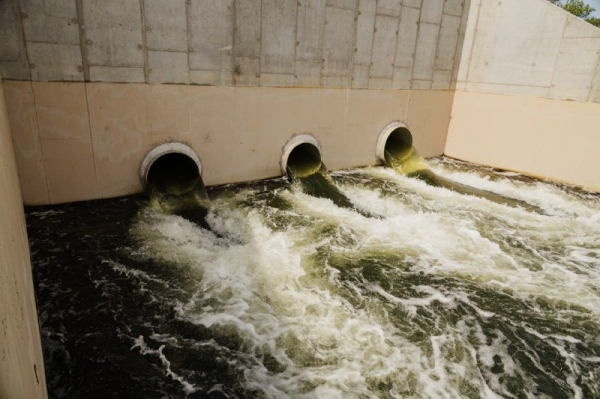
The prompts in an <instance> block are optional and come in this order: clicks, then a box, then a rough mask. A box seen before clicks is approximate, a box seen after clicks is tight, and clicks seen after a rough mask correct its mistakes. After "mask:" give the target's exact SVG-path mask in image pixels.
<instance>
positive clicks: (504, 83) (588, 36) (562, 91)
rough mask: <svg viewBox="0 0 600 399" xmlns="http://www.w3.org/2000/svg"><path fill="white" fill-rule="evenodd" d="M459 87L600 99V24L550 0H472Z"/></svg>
mask: <svg viewBox="0 0 600 399" xmlns="http://www.w3.org/2000/svg"><path fill="white" fill-rule="evenodd" d="M457 89H458V90H462V91H475V92H482V93H494V94H509V95H518V96H535V97H544V98H552V99H558V100H574V101H581V102H586V101H593V102H600V29H598V28H596V27H595V26H593V25H591V24H589V23H587V22H585V21H583V20H581V19H579V18H576V17H574V16H573V15H571V14H569V13H568V12H566V11H565V10H563V9H561V8H559V7H556V6H554V5H552V4H551V3H549V2H548V1H547V0H503V1H486V0H472V2H471V7H470V10H469V16H468V23H467V27H466V32H465V41H464V44H463V51H462V56H461V61H460V69H459V74H458V84H457Z"/></svg>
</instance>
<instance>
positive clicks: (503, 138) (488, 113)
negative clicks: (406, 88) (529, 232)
mask: <svg viewBox="0 0 600 399" xmlns="http://www.w3.org/2000/svg"><path fill="white" fill-rule="evenodd" d="M445 153H446V155H449V156H451V157H454V158H459V159H463V160H468V161H471V162H475V163H478V164H483V165H488V166H494V167H498V168H502V169H508V170H513V171H517V172H524V173H527V174H530V175H534V176H537V177H542V178H547V179H551V180H558V181H562V182H566V183H575V184H578V185H581V186H584V187H587V188H588V189H591V190H594V191H597V192H600V160H599V159H600V158H599V155H598V154H600V104H597V103H580V102H574V101H558V100H551V99H545V98H539V97H537V98H536V97H527V96H507V95H501V94H484V93H472V92H460V91H459V92H457V93H456V94H455V96H454V105H453V108H452V122H451V123H450V131H449V133H448V141H447V145H446V149H445Z"/></svg>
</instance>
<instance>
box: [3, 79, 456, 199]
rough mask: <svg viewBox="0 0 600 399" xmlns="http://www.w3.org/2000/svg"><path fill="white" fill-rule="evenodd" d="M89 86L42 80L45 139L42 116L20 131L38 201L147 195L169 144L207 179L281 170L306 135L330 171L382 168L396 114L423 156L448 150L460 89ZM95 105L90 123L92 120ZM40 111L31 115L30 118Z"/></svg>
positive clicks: (248, 176) (242, 178)
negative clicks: (291, 147) (157, 152)
mask: <svg viewBox="0 0 600 399" xmlns="http://www.w3.org/2000/svg"><path fill="white" fill-rule="evenodd" d="M27 87H28V86H23V87H20V88H21V90H17V91H16V94H15V96H16V98H17V99H18V100H19V101H20V102H21V103H22V102H24V99H27V96H26V94H27V90H26V88H27ZM83 89H84V90H83V91H82V86H80V85H77V84H67V83H58V82H57V83H35V84H34V90H35V92H36V93H39V98H36V102H35V103H36V105H37V108H38V109H39V110H40V111H41V115H43V116H40V124H41V123H42V122H41V121H42V120H43V121H44V126H42V127H40V128H41V129H42V131H43V132H44V133H43V134H42V133H40V135H41V136H42V137H41V142H42V145H39V140H40V138H39V137H38V136H39V135H38V132H37V121H35V119H34V122H35V123H34V124H33V126H34V127H35V130H33V131H32V129H31V128H30V129H29V130H27V129H24V128H21V129H20V130H16V132H18V135H23V137H18V139H19V140H20V141H25V142H27V140H29V141H31V142H33V143H34V144H35V143H37V146H38V147H39V149H37V150H36V151H34V154H38V153H39V156H40V157H41V160H40V165H41V168H40V170H41V171H42V172H44V175H43V179H41V180H40V182H39V183H38V184H37V185H36V184H31V185H30V186H31V188H32V189H34V190H38V191H41V190H42V189H43V190H45V191H43V192H45V193H46V198H44V199H42V200H36V201H37V203H44V204H46V203H60V202H71V201H79V200H87V199H96V198H108V197H115V196H121V195H129V194H134V193H139V192H141V191H142V187H141V184H140V182H139V177H138V169H139V165H140V163H141V161H142V159H143V158H144V156H145V155H146V154H147V152H148V151H149V150H150V149H151V148H152V147H153V146H154V145H157V144H159V143H164V142H167V141H180V142H185V143H189V144H190V145H191V146H192V147H193V148H194V150H195V151H196V152H197V153H198V155H199V156H200V158H201V160H202V164H203V178H204V181H205V183H206V184H207V185H214V184H224V183H232V182H241V181H249V180H257V179H264V178H269V177H274V176H279V175H280V167H279V158H280V155H281V151H282V148H283V146H284V145H285V144H286V143H287V141H288V140H290V139H291V138H292V137H293V136H294V135H297V134H302V133H309V134H312V135H314V136H315V137H316V138H317V140H319V142H320V143H321V145H322V150H323V160H324V162H325V164H326V165H327V167H329V168H330V169H331V170H336V169H343V168H350V167H357V166H365V165H372V164H375V163H376V159H375V156H374V151H375V150H374V148H375V143H376V141H377V136H378V134H379V133H380V131H381V129H383V127H384V126H385V125H387V124H388V123H390V122H391V121H395V120H400V121H404V122H407V123H408V124H409V126H410V127H411V130H412V132H413V135H414V137H415V145H416V146H417V148H418V149H419V150H420V151H421V152H422V153H423V155H425V156H435V155H440V154H441V153H442V152H443V145H444V141H445V135H446V128H447V125H448V120H449V115H450V107H451V104H452V95H453V93H452V92H442V91H440V92H418V91H408V90H351V89H322V88H320V89H317V88H270V87H259V88H257V87H241V88H240V87H214V86H184V85H138V84H106V83H88V84H86V86H85V87H83ZM85 94H87V105H86V98H85ZM11 100H12V99H11ZM19 101H16V102H15V103H19ZM32 101H33V100H31V101H30V102H32ZM84 105H85V106H84ZM30 108H31V107H30ZM88 110H89V121H88V125H89V128H88V127H86V124H85V123H84V120H85V119H86V118H87V116H86V115H88ZM34 111H35V109H33V111H30V112H29V114H28V115H29V116H31V117H32V118H34V117H35V112H34ZM15 114H17V115H21V113H19V112H16V111H15ZM90 132H91V141H90ZM86 135H87V137H86ZM36 140H37V141H36ZM30 146H31V145H30ZM36 148H37V147H35V146H34V149H36ZM42 155H43V157H42ZM92 155H93V156H92ZM24 159H25V158H24ZM44 160H45V164H44V162H42V161H44ZM24 162H25V165H24V170H30V169H32V168H34V167H35V165H36V162H35V158H32V159H31V160H27V159H26V160H25V161H24ZM46 173H47V175H48V178H47V179H46ZM46 180H47V182H46ZM48 187H49V190H50V195H49V196H48V191H47V190H48ZM25 194H26V200H27V201H28V202H30V203H34V201H33V200H31V198H29V197H27V193H25Z"/></svg>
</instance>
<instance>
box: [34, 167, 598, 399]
mask: <svg viewBox="0 0 600 399" xmlns="http://www.w3.org/2000/svg"><path fill="white" fill-rule="evenodd" d="M431 169H432V172H434V173H435V175H436V176H439V177H442V178H445V179H451V180H453V181H456V182H459V183H461V184H467V185H469V186H472V187H474V188H476V189H482V190H485V191H488V192H490V193H494V194H497V195H499V196H502V197H505V198H513V199H515V200H519V201H522V202H523V203H526V204H527V205H528V206H530V207H522V206H519V207H511V206H507V205H506V204H503V203H497V202H494V201H490V200H489V199H488V198H486V197H480V196H473V195H464V194H462V193H460V192H457V191H455V190H450V189H447V188H445V187H443V186H442V187H440V186H437V185H430V184H427V183H426V182H424V181H423V180H419V179H412V178H408V177H406V176H403V175H400V174H398V173H397V172H396V171H394V170H391V169H387V168H382V167H377V168H366V169H360V170H353V171H347V172H338V173H333V174H332V176H331V179H332V181H333V182H334V183H335V185H334V187H336V189H337V190H339V192H340V194H341V195H343V197H344V198H347V200H348V201H349V203H350V204H351V206H350V207H347V206H343V205H342V206H339V205H338V204H336V202H335V199H332V198H328V196H314V195H309V193H308V192H307V191H306V190H304V189H293V188H292V189H290V187H289V186H288V184H287V183H286V181H285V180H283V179H278V180H273V181H268V182H263V183H256V184H252V185H245V186H228V187H221V188H216V189H211V190H210V194H211V198H212V199H213V201H212V206H211V208H210V210H209V211H208V214H207V217H206V223H207V227H208V228H203V227H201V226H199V225H198V224H196V223H193V222H190V221H189V220H186V219H185V218H182V217H180V216H177V215H173V214H165V213H160V212H156V211H155V210H154V209H153V208H152V207H150V206H147V205H144V203H143V202H142V203H140V205H139V206H138V205H135V206H131V205H129V208H128V209H130V210H129V212H130V214H132V215H133V216H132V221H131V224H130V228H129V229H128V230H127V233H126V234H125V235H119V234H117V235H114V236H112V237H113V238H111V239H106V243H102V239H100V235H101V233H98V232H96V233H95V234H97V236H96V237H95V238H94V239H93V240H91V241H93V242H95V243H96V244H94V245H95V247H96V252H95V256H96V259H97V260H94V259H90V260H89V261H88V263H89V265H87V266H86V264H87V263H85V262H84V265H81V261H79V265H78V267H77V268H74V267H70V268H69V273H68V275H69V276H71V275H76V276H79V277H78V278H79V279H80V280H81V281H80V284H79V285H80V286H81V284H84V285H85V283H86V282H88V281H89V283H87V284H88V285H89V286H90V287H93V288H90V289H89V290H81V291H76V290H77V287H76V286H70V287H68V288H67V287H65V286H63V285H61V283H60V280H59V279H57V277H56V276H57V275H58V276H60V275H61V274H60V272H59V273H56V271H55V270H52V268H58V269H60V268H61V266H62V265H63V263H61V259H65V258H64V257H67V256H70V255H71V254H72V252H71V251H68V252H69V254H68V255H67V254H66V253H65V254H64V255H60V252H56V249H57V246H58V245H59V243H58V242H56V243H54V242H51V237H53V236H54V234H56V233H57V229H58V232H59V234H60V230H61V228H63V229H65V234H67V235H68V234H70V230H69V229H67V228H66V227H65V226H63V224H62V223H61V224H56V223H54V224H52V227H51V228H50V227H48V228H47V230H44V229H43V228H42V227H37V226H34V227H33V228H32V230H33V231H31V236H32V238H33V246H32V248H33V252H34V263H35V270H36V275H37V279H38V298H39V300H40V302H41V303H42V304H43V305H42V306H41V308H40V311H41V314H42V315H45V316H42V328H43V332H44V337H45V338H44V342H45V344H44V346H45V348H46V350H47V351H50V353H52V354H53V356H54V357H53V358H54V359H60V358H61V357H59V356H58V354H61V353H64V352H65V351H66V352H67V353H68V354H69V355H70V356H72V359H74V360H73V362H75V361H76V360H77V356H75V355H71V353H77V350H78V349H77V348H87V350H88V351H90V352H92V353H93V358H94V359H98V361H97V362H91V364H87V363H85V362H83V361H82V360H79V364H84V368H85V367H87V370H86V372H87V373H88V374H90V373H91V374H93V375H97V376H98V375H99V376H102V375H104V374H102V373H108V372H109V371H106V364H107V362H108V363H110V362H111V359H121V361H119V362H118V365H116V366H112V367H113V370H114V369H115V368H116V370H117V371H118V372H119V373H118V375H120V376H121V377H120V380H119V379H118V378H113V380H115V381H118V382H115V383H114V384H113V385H112V386H111V389H113V390H115V392H117V391H118V389H119V387H120V386H121V387H122V386H124V385H128V386H129V387H132V386H133V387H135V389H136V390H137V392H144V397H163V396H166V395H170V396H173V397H177V396H186V395H187V396H188V397H196V396H197V397H205V396H209V395H215V396H219V395H220V396H221V397H298V398H313V397H324V398H325V397H326V398H336V397H339V398H348V397H350V398H351V397H355V398H363V397H373V398H376V397H381V398H385V397H415V398H421V397H430V398H440V397H449V398H450V397H452V398H454V397H469V398H480V397H486V398H487V397H489V398H493V397H534V396H535V397H580V398H584V397H586V398H587V397H598V396H600V382H599V381H600V199H599V197H598V196H597V195H593V194H589V193H586V192H584V191H581V190H576V189H572V188H569V187H566V186H558V185H552V184H549V183H543V182H539V181H537V180H533V179H529V178H525V177H523V176H519V175H514V174H506V173H503V172H495V171H493V170H490V169H486V168H474V167H473V166H472V165H467V164H464V163H460V162H455V161H450V160H446V159H438V160H434V161H433V162H431ZM313 175H314V173H313ZM234 188H235V189H234ZM111 206H112V207H115V204H114V203H113V204H111ZM71 207H73V205H71ZM138 208H139V209H138ZM354 208H356V209H358V210H360V212H357V211H356V210H355V209H354ZM533 208H535V209H540V210H542V211H543V212H533V211H532V210H531V209H533ZM67 214H69V212H66V213H64V214H47V215H46V214H45V215H44V216H43V217H45V218H46V219H45V220H44V224H43V225H44V226H46V225H48V223H50V222H52V221H54V220H55V221H62V220H65V218H66V215H67ZM365 215H375V216H377V217H367V216H365ZM39 217H41V216H39V214H38V215H30V216H29V221H30V223H31V222H32V220H34V221H35V220H37V219H36V218H39ZM103 217H104V216H103ZM103 220H104V219H103ZM49 221H50V222H49ZM66 221H68V220H66ZM65 223H66V222H65ZM95 223H96V225H100V226H103V224H100V223H99V222H95ZM40 226H42V223H40ZM111 234H112V233H111V232H110V231H107V232H106V233H105V236H109V235H111ZM74 235H75V234H74ZM79 236H81V234H79ZM105 236H102V237H105ZM36 237H37V239H36ZM79 240H80V241H81V242H82V244H80V245H83V242H84V241H85V240H84V239H83V238H79ZM115 240H116V241H117V242H119V241H120V242H121V243H120V244H119V245H118V247H119V248H118V249H115V245H114V243H115ZM61 242H64V240H61ZM85 243H86V245H90V244H88V241H85ZM98 243H100V244H98ZM73 245H74V246H75V247H77V245H79V244H76V243H74V244H73ZM79 255H80V256H82V255H83V254H79ZM61 256H63V258H61ZM64 264H68V262H66V261H65V263H64ZM65 275H66V274H65ZM82 282H83V283H82ZM66 289H68V290H75V291H76V295H77V296H78V298H79V300H80V301H84V302H85V301H88V302H91V303H94V306H96V311H95V312H94V313H93V314H94V315H98V314H100V315H102V314H104V313H106V314H107V318H106V322H105V323H102V324H99V323H97V322H96V323H91V325H88V324H89V323H90V318H91V317H92V315H89V316H86V313H85V311H84V310H81V309H79V308H78V307H77V306H78V305H76V304H69V303H64V302H61V303H59V304H57V303H56V301H54V302H52V301H50V300H49V298H51V297H53V296H56V295H58V293H60V292H61V290H66ZM84 291H85V292H84ZM88 291H89V292H88ZM70 293H71V295H73V291H70ZM94 293H96V294H97V296H96V297H94ZM45 299H47V300H48V301H47V302H46V301H45ZM59 314H60V317H59V316H58V315H59ZM86 317H88V318H86ZM96 317H97V316H96ZM111 320H112V321H111ZM85 323H88V324H85ZM95 333H101V334H102V336H103V337H105V338H104V339H113V338H112V337H115V338H114V340H116V342H119V343H120V346H119V345H117V344H113V345H110V346H106V347H104V346H102V345H98V344H94V345H91V344H90V342H94V343H95V342H97V341H96V340H95V338H93V334H95ZM90 334H91V335H90ZM70 342H71V343H70ZM73 342H76V343H77V344H74V343H73ZM69 345H71V346H69ZM48 348H54V349H48ZM57 348H59V349H57ZM61 348H62V349H61ZM69 348H72V349H69ZM92 348H95V349H92ZM98 348H100V349H98ZM63 349H64V350H63ZM85 355H87V356H92V355H90V353H88V352H85ZM64 356H65V355H63V357H64ZM79 356H80V357H81V356H83V355H82V354H80V355H79ZM50 357H51V358H52V356H50ZM47 359H48V356H47ZM123 359H126V361H122V360H123ZM57 363H58V364H59V365H61V364H62V363H60V361H57V360H54V363H53V362H52V360H51V361H50V365H51V366H50V367H53V366H54V367H55V370H62V372H63V373H64V369H63V368H61V367H59V366H57ZM146 363H149V364H151V365H152V366H148V365H146V366H145V367H144V366H143V364H146ZM111 364H113V363H111ZM69 370H70V371H69V372H70V373H71V375H77V372H78V371H76V370H74V367H71V368H69ZM57 374H59V373H58V372H56V371H55V372H54V374H53V372H52V370H50V372H49V375H50V376H51V377H52V375H57ZM61 375H62V374H61ZM125 376H129V377H125ZM73 378H75V377H73ZM80 378H81V377H80ZM75 381H76V382H77V381H79V384H80V385H85V384H84V383H82V382H81V379H80V380H76V379H75ZM59 382H62V385H61V384H60V383H56V384H55V385H54V386H53V388H54V392H64V385H65V381H64V379H63V380H60V381H59ZM69 382H70V383H71V384H76V382H75V383H74V382H73V380H70V381H69ZM51 384H52V383H51ZM119 384H120V385H119ZM61 389H63V391H61ZM120 389H122V391H121V392H125V391H126V388H120ZM80 392H83V393H86V392H87V393H89V391H85V390H84V389H82V390H81V391H80ZM54 396H56V397H61V395H60V394H55V395H54ZM63 396H69V395H63ZM83 396H85V395H83ZM71 397H75V395H71ZM85 397H93V395H89V394H88V395H87V396H85Z"/></svg>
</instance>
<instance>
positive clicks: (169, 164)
mask: <svg viewBox="0 0 600 399" xmlns="http://www.w3.org/2000/svg"><path fill="white" fill-rule="evenodd" d="M199 181H200V169H199V168H198V165H197V164H196V162H194V160H193V159H191V158H190V157H188V156H187V155H184V154H181V153H176V152H175V153H170V154H165V155H162V156H161V157H159V158H158V159H156V160H155V161H154V162H153V163H152V165H151V166H150V169H149V170H148V173H147V176H146V183H147V185H148V187H149V188H150V189H156V190H159V191H161V192H164V193H167V194H170V195H181V194H185V193H187V192H189V191H191V190H193V189H194V188H195V187H196V185H197V184H198V183H199Z"/></svg>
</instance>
